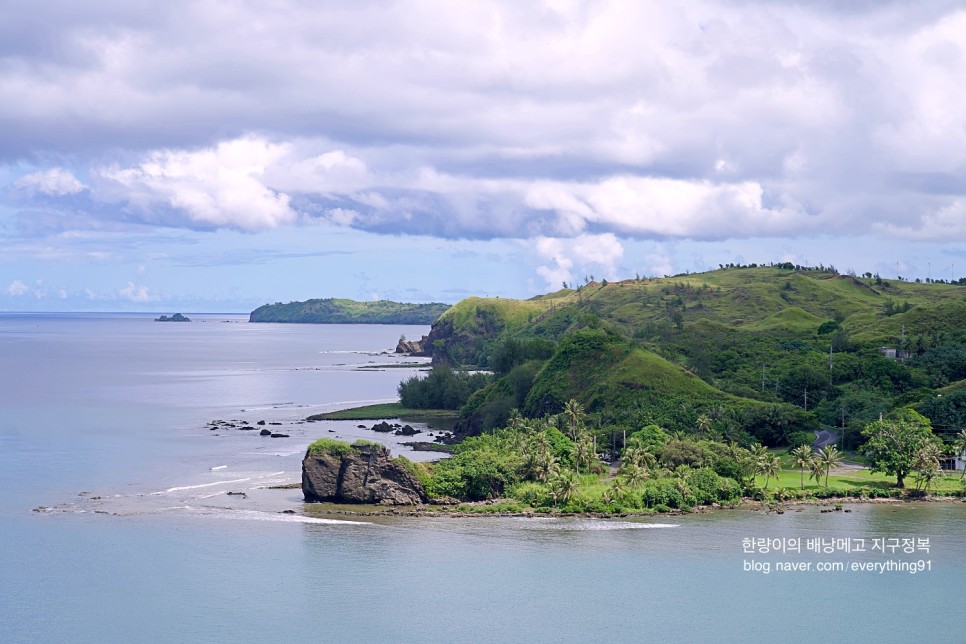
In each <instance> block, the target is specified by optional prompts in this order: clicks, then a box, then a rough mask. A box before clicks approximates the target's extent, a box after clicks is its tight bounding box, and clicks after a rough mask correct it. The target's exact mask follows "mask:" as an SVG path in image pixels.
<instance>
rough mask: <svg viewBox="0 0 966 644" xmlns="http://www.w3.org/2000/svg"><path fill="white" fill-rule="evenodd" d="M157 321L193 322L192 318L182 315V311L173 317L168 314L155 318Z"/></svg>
mask: <svg viewBox="0 0 966 644" xmlns="http://www.w3.org/2000/svg"><path fill="white" fill-rule="evenodd" d="M154 321H155V322H191V318H189V317H187V316H184V315H181V314H180V313H175V314H174V315H172V316H171V317H168V316H167V315H162V316H161V317H159V318H156V319H155V320H154Z"/></svg>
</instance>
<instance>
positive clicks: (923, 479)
mask: <svg viewBox="0 0 966 644" xmlns="http://www.w3.org/2000/svg"><path fill="white" fill-rule="evenodd" d="M940 458H942V452H941V451H940V449H939V445H937V444H936V443H927V444H926V445H925V446H923V447H922V449H920V450H919V451H918V452H917V453H916V464H915V465H914V469H915V475H916V489H917V490H919V489H924V490H926V491H928V490H929V486H930V485H931V484H932V482H933V479H935V478H937V477H941V476H942V466H941V465H940V464H939V460H940ZM923 486H925V487H923Z"/></svg>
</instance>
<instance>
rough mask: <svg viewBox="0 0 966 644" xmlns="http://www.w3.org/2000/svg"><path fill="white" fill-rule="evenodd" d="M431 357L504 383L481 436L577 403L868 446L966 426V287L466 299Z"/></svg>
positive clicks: (729, 283) (447, 317)
mask: <svg viewBox="0 0 966 644" xmlns="http://www.w3.org/2000/svg"><path fill="white" fill-rule="evenodd" d="M422 346H423V347H425V348H427V350H429V351H430V352H432V354H433V360H434V363H435V364H450V365H475V366H477V367H481V368H485V369H489V370H492V371H493V372H495V374H496V375H495V379H494V381H493V383H492V384H491V385H489V386H488V387H485V388H484V389H482V390H480V391H478V392H477V393H476V394H475V395H474V396H472V397H471V398H470V400H469V401H468V402H467V404H465V405H464V406H463V408H462V415H463V428H464V431H466V432H467V433H474V432H477V431H480V430H481V429H484V430H485V429H487V428H489V427H494V426H500V425H501V424H502V423H504V422H506V420H507V418H508V417H509V414H510V410H512V409H514V408H517V409H519V410H520V411H521V412H522V413H523V415H524V416H530V417H536V418H539V417H542V416H543V415H544V414H547V413H557V412H560V411H561V410H562V409H563V406H564V403H565V402H566V401H568V400H569V399H576V400H577V401H579V402H580V403H581V404H582V405H584V406H585V408H586V409H587V410H588V411H589V412H592V413H594V414H596V418H597V421H598V422H600V423H601V424H602V425H607V424H608V423H615V424H620V425H623V424H631V425H632V426H633V425H639V424H641V423H645V424H646V423H655V424H658V425H661V426H662V427H665V428H667V429H673V430H682V431H693V430H694V427H695V426H696V425H698V424H700V425H701V426H702V427H704V428H705V431H710V432H717V433H720V434H722V435H725V436H728V437H740V436H742V435H751V436H752V437H754V438H756V439H759V440H762V441H763V442H766V443H768V444H783V443H787V442H789V441H790V440H796V441H797V440H801V437H793V434H795V433H796V432H808V434H807V435H810V432H811V430H812V429H816V428H820V427H823V426H824V427H829V426H833V427H837V428H842V427H844V428H845V429H846V430H847V432H848V437H849V438H856V437H857V436H858V429H859V428H861V427H862V426H864V424H866V423H868V422H870V421H872V420H875V419H877V418H878V417H879V414H880V413H888V412H889V411H891V410H892V409H894V408H898V407H904V406H909V405H913V406H915V407H916V408H918V409H919V410H920V411H922V412H923V413H925V414H926V415H927V416H928V417H929V418H931V419H932V420H933V423H934V427H936V428H937V429H943V428H955V427H957V426H959V423H960V422H961V421H962V422H964V423H966V380H964V379H966V285H964V284H963V283H962V281H961V282H958V283H955V284H953V283H948V282H938V281H929V283H915V282H909V281H902V280H886V279H882V278H880V277H879V276H876V275H871V274H865V275H861V276H858V275H842V274H839V273H838V272H837V271H835V270H834V269H832V268H826V267H818V268H814V267H800V266H792V265H784V264H782V265H772V266H749V267H737V266H736V267H725V268H722V269H721V270H716V271H711V272H708V273H700V274H689V275H677V276H673V277H667V278H663V279H641V278H638V279H631V280H625V281H621V282H610V283H608V282H595V281H589V282H588V283H585V284H582V285H581V286H580V287H579V288H565V289H563V290H561V291H557V292H555V293H550V294H547V295H543V296H539V297H536V298H533V299H530V300H506V299H484V298H469V299H467V300H463V301H462V302H459V303H458V304H456V305H454V306H453V307H452V308H450V309H449V310H448V311H447V312H446V313H444V314H443V315H442V316H441V317H440V318H439V320H437V321H436V322H435V323H434V324H433V328H432V331H431V332H430V334H429V336H428V337H427V338H424V339H423V341H422ZM940 403H942V404H940ZM947 407H948V408H947ZM960 407H961V409H960ZM941 426H942V427H941ZM807 435H806V436H807ZM796 444H797V443H796ZM846 444H848V441H846Z"/></svg>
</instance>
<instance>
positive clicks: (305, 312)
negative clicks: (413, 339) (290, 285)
mask: <svg viewBox="0 0 966 644" xmlns="http://www.w3.org/2000/svg"><path fill="white" fill-rule="evenodd" d="M448 308H449V304H441V303H439V302H432V303H430V304H404V303H400V302H392V301H389V300H377V301H375V302H356V301H355V300H345V299H333V298H328V299H323V300H308V301H306V302H289V303H288V304H282V303H281V302H276V303H275V304H265V305H264V306H260V307H258V308H257V309H255V310H254V311H252V312H251V315H250V316H249V318H248V321H249V322H293V323H309V324H432V323H433V322H434V321H435V320H436V319H437V318H439V316H440V315H442V314H443V313H444V312H445V311H446V310H447V309H448Z"/></svg>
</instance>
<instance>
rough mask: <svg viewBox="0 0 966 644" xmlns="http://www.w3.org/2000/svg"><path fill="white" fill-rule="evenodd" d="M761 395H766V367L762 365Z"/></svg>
mask: <svg viewBox="0 0 966 644" xmlns="http://www.w3.org/2000/svg"><path fill="white" fill-rule="evenodd" d="M761 393H765V365H761Z"/></svg>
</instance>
